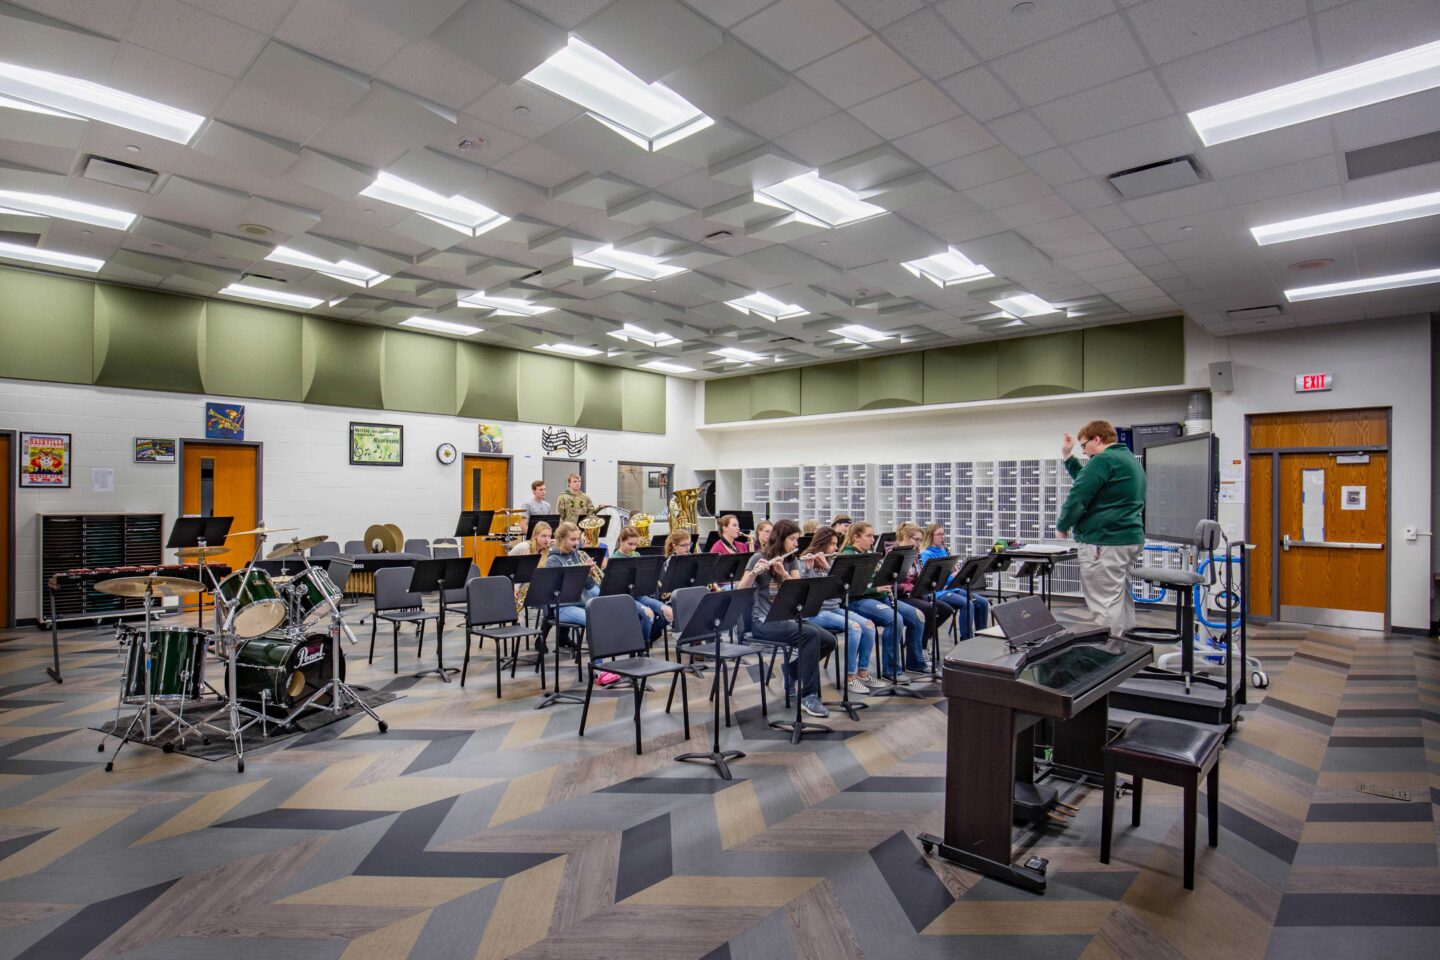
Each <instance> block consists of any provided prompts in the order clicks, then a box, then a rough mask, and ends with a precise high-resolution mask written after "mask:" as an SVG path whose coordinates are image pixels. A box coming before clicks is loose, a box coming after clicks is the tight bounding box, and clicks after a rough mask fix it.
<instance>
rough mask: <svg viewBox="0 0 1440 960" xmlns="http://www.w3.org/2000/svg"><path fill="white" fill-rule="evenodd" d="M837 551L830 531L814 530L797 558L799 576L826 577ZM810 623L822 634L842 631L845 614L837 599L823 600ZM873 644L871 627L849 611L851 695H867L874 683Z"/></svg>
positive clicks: (848, 680)
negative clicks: (872, 670) (871, 662)
mask: <svg viewBox="0 0 1440 960" xmlns="http://www.w3.org/2000/svg"><path fill="white" fill-rule="evenodd" d="M839 547H840V537H839V536H837V535H836V533H835V531H834V530H832V529H831V528H829V527H819V528H817V529H816V530H815V533H814V536H813V538H812V539H811V541H810V546H808V547H806V548H805V552H804V553H802V554H800V575H801V576H802V577H823V576H826V575H827V574H829V573H830V565H831V562H830V557H831V555H832V554H835V553H838V552H839ZM810 622H811V623H813V624H815V626H817V627H820V628H822V629H825V630H845V629H846V627H845V612H844V611H843V610H842V609H841V608H840V599H839V598H838V597H837V598H835V599H833V600H826V601H825V604H824V606H822V607H821V608H820V612H819V613H817V614H816V615H815V616H813V617H811V618H810ZM874 643H875V624H874V623H873V622H871V621H870V620H867V619H865V618H864V617H862V616H861V615H860V614H858V613H856V612H855V611H854V610H853V609H852V610H851V611H850V627H849V630H848V631H847V632H846V634H845V682H846V683H847V684H848V685H849V687H850V692H851V693H869V692H870V685H871V684H872V683H874V680H873V679H872V678H871V676H870V648H871V647H872V646H873V645H874Z"/></svg>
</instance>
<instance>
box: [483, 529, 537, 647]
mask: <svg viewBox="0 0 1440 960" xmlns="http://www.w3.org/2000/svg"><path fill="white" fill-rule="evenodd" d="M543 559H544V558H543V557H541V556H540V555H539V554H538V553H522V554H515V555H512V554H508V553H502V554H500V556H498V557H494V558H492V559H491V560H490V572H489V573H487V574H486V576H487V577H505V578H507V579H508V580H509V581H510V585H511V586H512V587H513V588H515V589H519V587H520V585H521V584H525V583H529V582H530V578H531V577H532V576H534V575H535V568H536V567H538V566H539V565H540V561H541V560H543ZM525 625H526V626H527V627H528V626H529V625H530V608H529V607H526V608H525ZM525 648H526V649H527V650H528V649H529V648H530V641H529V640H528V639H527V640H526V641H525Z"/></svg>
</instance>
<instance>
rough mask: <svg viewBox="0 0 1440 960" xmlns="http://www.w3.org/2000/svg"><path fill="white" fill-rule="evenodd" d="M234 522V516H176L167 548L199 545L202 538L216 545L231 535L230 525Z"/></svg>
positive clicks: (166, 543) (175, 548) (166, 544)
mask: <svg viewBox="0 0 1440 960" xmlns="http://www.w3.org/2000/svg"><path fill="white" fill-rule="evenodd" d="M234 522H235V518H234V517H176V518H175V526H173V527H171V528H170V539H169V540H167V541H166V542H165V548H166V549H167V550H178V549H180V548H181V547H198V546H199V545H200V541H201V540H204V541H205V542H206V543H207V544H209V545H210V546H212V547H213V546H216V545H218V544H220V543H221V542H223V541H224V539H225V538H226V537H228V536H229V535H230V525H231V524H232V523H234Z"/></svg>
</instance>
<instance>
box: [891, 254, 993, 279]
mask: <svg viewBox="0 0 1440 960" xmlns="http://www.w3.org/2000/svg"><path fill="white" fill-rule="evenodd" d="M900 266H902V267H904V268H905V269H906V270H909V271H910V272H911V273H913V274H914V275H915V276H917V277H924V278H925V279H926V280H929V281H930V282H931V283H933V284H935V286H937V287H941V288H942V289H943V288H944V287H948V286H951V285H952V284H956V283H969V282H970V281H972V280H984V279H986V278H987V277H993V276H995V274H993V273H991V272H990V271H989V269H988V268H986V266H985V265H984V264H983V263H976V262H975V261H974V260H971V259H970V258H969V257H967V256H965V254H963V253H961V252H960V251H959V250H956V249H955V248H954V247H950V248H948V249H947V250H946V251H945V252H944V253H937V254H935V256H933V257H921V258H920V259H919V260H907V261H905V262H904V263H902V264H900Z"/></svg>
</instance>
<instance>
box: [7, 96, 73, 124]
mask: <svg viewBox="0 0 1440 960" xmlns="http://www.w3.org/2000/svg"><path fill="white" fill-rule="evenodd" d="M0 107H3V108H5V109H6V110H23V111H25V112H26V113H39V114H43V115H44V116H47V117H65V118H66V119H67V120H80V119H82V118H81V117H77V116H75V115H74V114H71V113H61V112H60V111H59V110H51V109H49V108H48V107H42V106H39V105H38V104H34V103H26V102H25V101H24V100H15V99H13V98H11V97H0Z"/></svg>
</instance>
